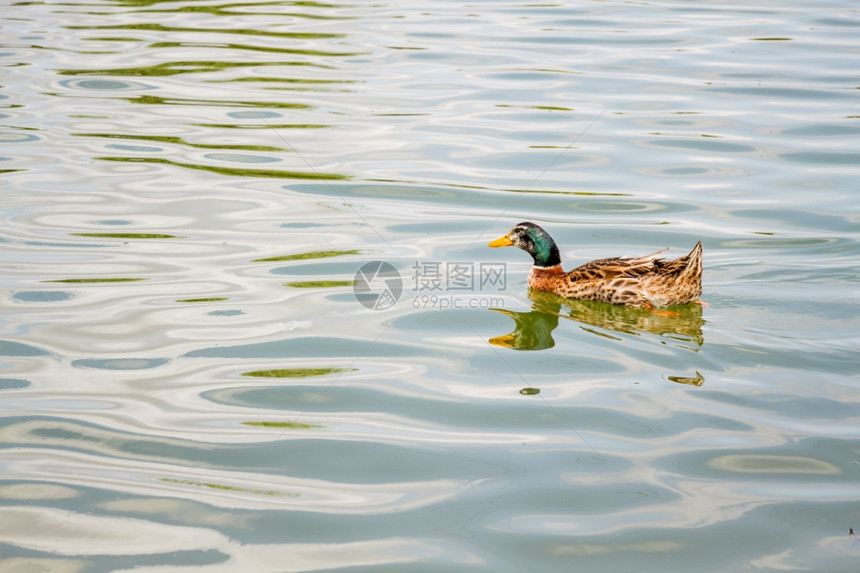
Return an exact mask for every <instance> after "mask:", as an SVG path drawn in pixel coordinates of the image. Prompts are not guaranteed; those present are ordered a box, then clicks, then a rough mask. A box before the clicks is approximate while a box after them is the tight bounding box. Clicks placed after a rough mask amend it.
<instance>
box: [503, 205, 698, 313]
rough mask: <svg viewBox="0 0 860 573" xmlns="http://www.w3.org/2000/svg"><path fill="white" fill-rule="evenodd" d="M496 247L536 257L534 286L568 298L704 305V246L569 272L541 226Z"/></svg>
mask: <svg viewBox="0 0 860 573" xmlns="http://www.w3.org/2000/svg"><path fill="white" fill-rule="evenodd" d="M488 246H490V247H493V248H497V247H509V246H514V247H519V248H520V249H522V250H524V251H525V252H527V253H528V254H530V255H531V256H532V259H533V261H534V265H533V266H532V268H531V271H530V272H529V280H528V284H529V287H530V288H531V289H533V290H538V291H547V292H552V293H555V294H557V295H559V296H561V297H563V298H568V299H579V300H596V301H601V302H607V303H610V304H618V305H625V306H634V307H644V308H647V309H653V308H655V307H667V306H675V305H683V304H690V303H698V304H703V303H702V302H701V301H700V300H699V297H700V296H701V295H702V242H701V241H699V242H698V243H696V246H695V247H693V250H692V251H690V253H689V254H687V255H684V256H683V257H679V258H677V259H674V260H666V259H663V258H661V257H660V256H659V255H661V254H662V253H664V252H666V251H667V250H668V247H667V248H665V249H661V250H659V251H657V252H656V253H651V254H650V255H645V256H642V257H612V258H606V259H597V260H595V261H591V262H589V263H585V264H584V265H581V266H578V267H576V268H575V269H573V270H571V271H567V272H565V271H564V270H563V269H562V266H561V257H560V256H559V253H558V246H557V245H556V244H555V241H554V240H553V239H552V237H550V236H549V233H547V232H546V231H545V230H543V229H542V228H541V227H540V226H539V225H536V224H534V223H530V222H528V221H526V222H523V223H519V224H518V225H516V226H515V227H514V228H513V229H511V231H510V232H509V233H508V234H507V235H505V236H503V237H499V238H498V239H496V240H495V241H492V242H490V243H489V245H488Z"/></svg>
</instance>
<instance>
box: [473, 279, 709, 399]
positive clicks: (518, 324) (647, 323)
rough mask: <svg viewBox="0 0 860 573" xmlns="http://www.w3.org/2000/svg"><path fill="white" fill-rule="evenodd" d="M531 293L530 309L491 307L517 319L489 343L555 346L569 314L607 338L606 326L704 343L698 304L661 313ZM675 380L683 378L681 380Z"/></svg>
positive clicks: (536, 347) (519, 346)
mask: <svg viewBox="0 0 860 573" xmlns="http://www.w3.org/2000/svg"><path fill="white" fill-rule="evenodd" d="M528 297H529V300H531V301H532V306H531V310H530V311H529V312H518V311H512V310H506V309H502V308H493V309H490V310H493V311H495V312H500V313H502V314H505V315H507V316H509V317H511V318H512V319H513V320H514V330H513V331H512V332H510V333H509V334H504V335H501V336H495V337H493V338H490V339H489V342H490V344H492V345H494V346H501V347H503V348H510V349H513V350H545V349H547V348H552V347H553V346H555V340H554V339H553V337H552V332H553V331H554V330H555V329H556V328H557V327H558V323H559V318H567V319H570V320H573V321H576V322H579V323H582V324H584V325H588V326H589V327H597V328H599V329H602V330H596V329H594V328H589V327H586V326H582V327H581V328H582V329H583V330H584V331H586V332H590V333H591V334H594V335H596V336H602V337H607V338H613V339H615V337H613V336H611V335H610V334H609V333H607V332H605V331H607V330H609V331H615V332H623V333H625V334H638V333H640V332H649V333H651V334H656V335H658V336H664V337H666V338H670V339H672V340H676V341H679V342H686V343H689V346H686V347H687V348H690V349H692V350H695V349H697V348H699V347H700V346H702V344H704V337H703V335H702V326H703V325H704V324H705V321H704V320H703V319H702V307H701V306H700V305H698V304H688V305H683V306H675V307H671V310H669V311H661V312H659V313H658V312H654V311H651V310H648V309H644V308H635V307H629V306H622V305H616V304H608V303H605V302H597V301H590V300H570V299H565V298H562V297H560V296H558V295H556V294H553V293H548V292H543V291H536V290H529V293H528ZM562 307H566V310H567V312H566V313H563V312H562ZM670 379H671V378H670ZM673 381H674V382H680V381H681V380H673ZM702 381H704V378H702ZM684 383H693V382H684Z"/></svg>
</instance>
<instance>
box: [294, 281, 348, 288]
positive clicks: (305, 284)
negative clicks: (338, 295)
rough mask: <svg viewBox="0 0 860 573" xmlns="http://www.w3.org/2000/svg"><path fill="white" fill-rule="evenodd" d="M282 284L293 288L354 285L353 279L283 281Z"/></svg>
mask: <svg viewBox="0 0 860 573" xmlns="http://www.w3.org/2000/svg"><path fill="white" fill-rule="evenodd" d="M284 286H288V287H293V288H326V287H341V286H355V281H298V282H292V283H284Z"/></svg>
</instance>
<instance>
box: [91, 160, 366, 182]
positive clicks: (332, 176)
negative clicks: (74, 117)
mask: <svg viewBox="0 0 860 573" xmlns="http://www.w3.org/2000/svg"><path fill="white" fill-rule="evenodd" d="M94 159H97V160H99V161H117V162H120V163H156V164H159V165H172V166H174V167H182V168H184V169H196V170H199V171H208V172H209V173H216V174H218V175H228V176H230V177H271V178H275V179H323V180H328V181H331V180H336V179H349V177H348V176H347V175H339V174H336V173H318V172H313V173H307V172H302V171H280V170H275V169H245V168H241V167H218V166H215V165H198V164H196V163H182V162H180V161H172V160H170V159H163V158H160V157H95V158H94Z"/></svg>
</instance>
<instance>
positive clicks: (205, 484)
mask: <svg viewBox="0 0 860 573" xmlns="http://www.w3.org/2000/svg"><path fill="white" fill-rule="evenodd" d="M158 481H163V482H166V483H176V484H180V485H193V486H197V487H208V488H210V489H218V490H223V491H236V492H241V493H253V494H256V495H271V496H287V497H299V494H297V493H284V492H281V491H275V490H272V489H252V488H247V487H237V486H234V485H224V484H220V483H208V482H202V481H194V480H190V479H172V478H158Z"/></svg>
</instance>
